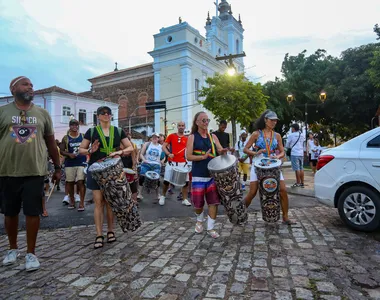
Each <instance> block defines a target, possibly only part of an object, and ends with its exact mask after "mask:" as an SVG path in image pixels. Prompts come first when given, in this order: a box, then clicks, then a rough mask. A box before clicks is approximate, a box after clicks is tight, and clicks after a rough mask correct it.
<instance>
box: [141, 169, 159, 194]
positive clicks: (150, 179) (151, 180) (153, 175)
mask: <svg viewBox="0 0 380 300" xmlns="http://www.w3.org/2000/svg"><path fill="white" fill-rule="evenodd" d="M159 180H160V174H158V173H157V172H154V171H148V172H146V173H145V180H144V188H145V189H146V190H147V191H148V192H150V190H157V188H158V183H159Z"/></svg>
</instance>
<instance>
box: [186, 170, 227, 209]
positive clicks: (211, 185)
mask: <svg viewBox="0 0 380 300" xmlns="http://www.w3.org/2000/svg"><path fill="white" fill-rule="evenodd" d="M196 179H197V178H196V177H194V178H193V181H192V183H191V201H192V202H193V205H194V208H196V209H200V208H203V206H204V205H205V198H206V202H207V205H209V206H210V205H219V204H220V200H219V195H218V192H217V190H216V185H215V182H214V179H213V178H210V179H209V180H207V181H196Z"/></svg>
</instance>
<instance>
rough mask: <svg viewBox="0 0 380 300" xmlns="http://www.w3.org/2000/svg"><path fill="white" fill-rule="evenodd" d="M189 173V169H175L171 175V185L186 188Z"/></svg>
mask: <svg viewBox="0 0 380 300" xmlns="http://www.w3.org/2000/svg"><path fill="white" fill-rule="evenodd" d="M187 173H189V168H186V167H173V168H172V171H171V174H170V183H171V184H172V185H174V186H179V187H182V186H185V184H186V179H187Z"/></svg>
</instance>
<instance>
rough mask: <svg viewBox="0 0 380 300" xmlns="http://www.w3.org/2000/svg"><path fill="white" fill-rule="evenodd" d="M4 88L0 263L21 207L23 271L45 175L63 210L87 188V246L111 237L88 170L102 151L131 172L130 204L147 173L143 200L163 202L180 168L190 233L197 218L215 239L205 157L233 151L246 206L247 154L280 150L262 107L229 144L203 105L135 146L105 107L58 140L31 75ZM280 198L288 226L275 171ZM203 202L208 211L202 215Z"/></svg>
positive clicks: (31, 254)
mask: <svg viewBox="0 0 380 300" xmlns="http://www.w3.org/2000/svg"><path fill="white" fill-rule="evenodd" d="M10 91H11V93H12V95H13V96H14V101H13V102H12V103H9V104H7V105H5V106H2V107H0V156H1V157H2V158H3V163H2V164H1V166H0V200H1V209H2V213H3V214H4V215H5V229H6V232H7V235H8V240H9V250H8V252H7V254H6V256H5V258H4V260H3V265H10V264H13V263H15V262H16V260H17V257H18V254H19V253H18V245H17V231H18V215H19V213H20V210H21V207H22V209H23V212H24V215H25V216H26V233H27V234H26V235H27V254H26V270H27V271H32V270H37V269H38V268H39V267H40V263H39V261H38V259H37V257H36V255H35V245H36V239H37V233H38V229H39V224H40V216H41V215H43V216H47V215H48V214H47V211H46V207H45V201H46V197H45V196H46V193H48V188H49V184H50V181H51V183H52V184H53V185H52V189H54V188H55V187H56V188H57V189H59V188H60V183H61V181H62V180H63V184H64V190H65V196H64V199H63V203H64V204H66V205H67V207H68V209H70V210H74V209H76V208H77V210H78V211H79V212H82V211H84V210H85V201H84V198H85V194H86V189H90V190H91V191H92V201H93V203H94V222H95V230H96V237H95V242H94V245H93V247H94V248H95V249H99V248H102V247H103V246H104V239H105V238H106V242H107V243H113V242H115V241H116V240H117V237H116V234H115V229H114V216H113V212H112V209H111V207H110V205H109V203H108V202H107V201H105V198H104V194H103V191H102V189H101V187H100V186H99V184H98V183H97V181H96V180H95V179H94V178H93V176H92V175H91V169H90V166H91V165H92V164H94V163H95V162H98V161H100V160H102V159H105V158H107V157H120V158H121V161H122V163H123V166H124V168H125V169H126V170H129V171H130V172H131V173H130V174H132V180H128V184H129V187H130V190H131V193H132V196H131V199H132V200H133V201H135V202H136V203H137V202H138V201H142V200H143V195H142V192H143V189H144V187H145V188H146V186H147V184H146V181H147V179H148V177H147V176H148V175H147V174H148V173H149V172H154V173H155V174H161V175H162V177H163V180H162V181H163V184H162V186H160V185H159V184H158V186H157V188H155V189H154V190H153V195H152V196H150V197H149V198H150V199H148V200H146V201H152V202H153V203H157V204H159V205H161V206H163V205H165V202H166V199H167V195H168V193H172V190H173V188H174V186H173V182H171V178H170V175H171V174H172V171H173V169H175V168H176V167H180V168H187V169H188V173H187V176H186V180H185V184H184V185H183V186H182V187H181V192H180V194H179V195H178V199H179V200H181V203H182V204H183V205H184V206H188V207H193V209H194V212H195V215H196V220H195V227H194V231H195V233H197V234H201V233H202V232H203V231H204V222H205V221H206V220H207V227H206V233H207V234H208V235H209V236H210V237H212V238H218V237H219V233H218V232H217V230H215V222H216V216H217V212H218V205H220V203H221V199H220V195H219V194H218V189H217V186H216V183H215V181H214V179H213V177H212V176H211V174H210V171H209V170H208V163H209V162H210V161H211V160H212V159H214V158H215V157H216V156H219V155H226V154H233V155H235V156H236V157H237V160H238V165H239V171H238V172H239V178H241V180H242V182H241V189H242V190H245V189H246V186H249V191H248V194H247V195H246V197H245V198H244V203H245V206H246V207H248V206H249V205H250V204H251V201H252V199H253V198H254V197H255V195H256V193H257V190H258V179H257V176H256V171H255V167H253V166H252V162H253V161H254V159H255V158H256V157H259V156H264V157H271V158H275V159H282V158H283V157H284V156H285V150H284V146H283V142H282V138H281V136H280V134H278V133H276V132H275V131H274V128H275V126H276V124H277V120H278V118H277V115H276V113H274V112H273V111H265V112H264V113H263V114H262V116H261V117H260V118H259V119H258V121H257V123H256V131H254V132H253V133H252V134H251V135H250V136H249V138H248V133H247V131H245V130H242V131H241V132H240V135H239V140H238V141H237V143H236V144H235V145H233V146H231V143H230V136H229V134H228V133H226V132H225V130H226V127H227V122H226V121H221V122H220V124H219V128H218V130H217V131H215V132H210V130H209V123H210V118H209V116H208V115H207V113H205V112H198V113H197V114H196V115H195V116H194V119H193V122H192V124H191V129H190V130H189V129H186V124H185V123H184V122H182V121H180V122H178V123H177V132H175V133H171V134H169V135H168V136H167V137H165V136H164V135H163V134H160V133H153V134H152V135H151V136H150V139H149V141H147V142H145V143H143V144H142V145H141V148H140V149H138V147H137V145H136V144H134V143H133V142H132V137H131V134H130V133H129V132H125V131H124V130H122V129H120V128H118V127H115V126H113V125H112V124H111V120H112V111H111V109H110V108H109V107H107V106H102V107H99V108H98V109H97V113H96V114H97V119H98V125H97V126H95V127H93V128H90V129H88V130H87V131H86V132H85V133H84V134H82V133H81V132H80V127H79V125H80V124H79V122H78V121H77V120H75V119H72V120H70V122H69V128H68V131H67V134H66V135H65V136H64V137H63V139H62V141H61V142H59V141H56V140H55V137H54V130H53V124H52V120H51V117H50V116H49V114H48V113H47V111H46V110H44V109H42V108H40V107H38V106H36V105H34V104H33V102H32V100H33V84H32V83H31V81H30V80H29V79H28V78H27V77H24V76H21V77H17V78H15V79H13V80H12V81H11V83H10ZM292 128H293V131H294V134H293V135H294V137H292V136H293V135H292V136H291V137H289V139H288V141H287V143H288V144H290V145H291V146H290V148H291V151H292V165H294V167H296V172H299V173H297V174H298V175H297V176H298V177H297V185H298V184H300V185H301V184H303V172H302V162H301V161H300V159H299V157H298V152H297V151H298V148H297V143H299V141H301V140H302V137H301V134H297V132H298V131H299V128H297V126H293V127H292ZM10 132H11V134H10ZM297 136H298V138H297ZM293 139H297V141H296V142H295V141H293ZM309 140H310V141H309V142H308V145H309V148H308V150H310V155H311V161H312V163H313V158H314V159H315V158H316V157H317V155H318V151H319V150H318V149H319V148H318V141H317V140H316V139H315V138H313V139H312V138H310V139H309ZM293 142H295V143H294V145H293ZM46 149H47V151H46ZM293 151H294V152H293ZM46 162H48V164H46ZM47 165H48V167H47ZM313 165H314V164H313ZM48 170H50V177H49V175H48V174H49V173H48ZM49 194H50V192H49ZM280 198H281V207H282V213H283V214H282V218H283V223H284V224H287V225H292V224H294V222H293V221H291V220H290V219H289V218H288V207H289V201H288V195H287V192H286V187H285V183H284V178H283V175H282V174H281V183H280ZM144 201H145V200H144ZM77 203H78V207H76V205H77ZM206 203H207V213H208V215H207V217H205V215H204V207H205V204H206ZM21 204H22V206H21ZM104 210H106V216H104ZM105 217H106V220H107V233H106V235H105V236H104V234H103V230H102V229H103V221H104V218H105Z"/></svg>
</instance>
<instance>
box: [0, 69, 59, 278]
mask: <svg viewBox="0 0 380 300" xmlns="http://www.w3.org/2000/svg"><path fill="white" fill-rule="evenodd" d="M9 89H10V91H11V93H12V95H13V96H14V101H13V102H11V103H9V104H7V105H4V106H1V107H0V157H1V164H0V194H1V198H2V211H3V213H4V216H5V218H4V219H5V230H6V232H7V235H8V241H9V250H8V251H7V254H6V255H5V258H4V260H3V265H4V266H8V265H12V264H15V263H16V261H17V257H18V255H19V253H18V245H17V233H18V219H19V213H20V210H21V204H22V208H23V212H24V215H25V217H26V244H27V249H26V256H25V259H26V264H25V270H26V271H34V270H38V269H39V268H40V263H39V261H38V259H37V257H36V256H35V247H36V241H37V234H38V229H39V227H40V215H41V214H42V201H41V199H42V197H43V192H44V177H45V176H46V175H47V167H46V162H47V155H48V153H49V156H50V157H51V159H52V161H53V165H54V170H55V171H54V173H53V176H52V180H53V182H54V183H58V182H59V180H60V178H61V167H60V163H59V154H58V149H57V145H56V143H55V138H54V131H53V122H52V120H51V117H50V116H49V114H48V112H47V111H46V110H45V109H43V108H40V107H38V106H37V105H34V104H33V102H32V100H33V96H34V91H33V84H32V83H31V81H30V80H29V79H28V78H27V77H25V76H20V77H16V78H15V79H13V80H12V81H11V83H10V86H9ZM46 148H47V149H48V151H46Z"/></svg>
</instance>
